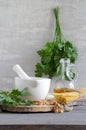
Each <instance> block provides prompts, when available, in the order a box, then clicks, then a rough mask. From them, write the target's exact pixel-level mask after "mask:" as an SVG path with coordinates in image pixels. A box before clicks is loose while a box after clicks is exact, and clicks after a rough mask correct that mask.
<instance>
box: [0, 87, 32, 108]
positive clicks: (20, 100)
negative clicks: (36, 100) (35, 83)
mask: <svg viewBox="0 0 86 130" xmlns="http://www.w3.org/2000/svg"><path fill="white" fill-rule="evenodd" d="M29 95H30V93H29V92H28V91H27V88H25V89H23V90H22V91H19V90H18V89H13V90H11V91H9V92H8V91H0V105H4V106H6V107H14V106H21V105H22V106H30V105H33V102H32V101H30V100H26V99H24V98H25V97H26V96H29Z"/></svg>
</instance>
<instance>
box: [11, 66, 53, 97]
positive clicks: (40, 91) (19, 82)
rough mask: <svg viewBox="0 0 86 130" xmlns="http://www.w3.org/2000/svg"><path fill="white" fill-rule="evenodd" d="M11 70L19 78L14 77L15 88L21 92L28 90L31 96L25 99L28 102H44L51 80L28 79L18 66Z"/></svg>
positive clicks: (40, 78)
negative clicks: (28, 100)
mask: <svg viewBox="0 0 86 130" xmlns="http://www.w3.org/2000/svg"><path fill="white" fill-rule="evenodd" d="M13 70H14V71H15V72H16V73H17V75H18V76H19V77H15V88H16V89H19V90H23V89H24V88H26V87H27V88H28V91H29V93H30V94H31V96H28V97H27V98H28V99H30V100H44V99H45V98H46V96H47V95H48V92H49V88H50V83H51V79H49V78H42V77H30V76H28V75H27V74H26V73H25V72H24V70H23V69H22V68H21V67H20V65H18V64H17V65H15V66H13Z"/></svg>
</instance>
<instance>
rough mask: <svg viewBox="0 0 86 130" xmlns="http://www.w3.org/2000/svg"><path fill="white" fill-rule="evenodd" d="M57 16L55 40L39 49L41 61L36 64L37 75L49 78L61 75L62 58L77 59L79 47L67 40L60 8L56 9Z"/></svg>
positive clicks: (72, 73)
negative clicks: (62, 27) (62, 28)
mask: <svg viewBox="0 0 86 130" xmlns="http://www.w3.org/2000/svg"><path fill="white" fill-rule="evenodd" d="M54 14H55V18H56V29H55V34H54V40H53V42H49V43H46V44H45V46H44V48H43V49H41V50H39V51H37V53H38V55H39V56H40V58H41V61H40V62H39V63H37V64H36V70H35V76H37V77H42V76H43V75H48V77H49V78H52V77H54V76H60V75H61V72H62V67H61V64H60V60H61V59H62V58H66V59H67V58H69V59H70V62H71V63H75V61H76V59H77V56H78V54H77V49H76V47H74V46H73V44H72V43H71V42H70V41H67V40H65V38H64V35H63V33H62V31H61V26H60V23H59V8H58V7H57V8H55V9H54ZM70 74H71V78H72V79H74V77H75V73H74V72H73V71H72V70H71V71H70Z"/></svg>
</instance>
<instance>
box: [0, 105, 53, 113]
mask: <svg viewBox="0 0 86 130" xmlns="http://www.w3.org/2000/svg"><path fill="white" fill-rule="evenodd" d="M53 107H54V105H32V106H16V107H12V108H8V107H5V106H1V109H2V110H4V111H8V112H51V111H53Z"/></svg>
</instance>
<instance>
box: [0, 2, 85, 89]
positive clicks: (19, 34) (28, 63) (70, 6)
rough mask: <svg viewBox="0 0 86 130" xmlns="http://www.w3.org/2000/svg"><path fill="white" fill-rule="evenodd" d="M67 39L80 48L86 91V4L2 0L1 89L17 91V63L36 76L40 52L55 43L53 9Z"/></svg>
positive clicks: (81, 79) (80, 70)
mask: <svg viewBox="0 0 86 130" xmlns="http://www.w3.org/2000/svg"><path fill="white" fill-rule="evenodd" d="M56 6H59V7H60V20H61V24H62V29H63V32H64V34H65V37H66V38H67V39H68V40H70V41H72V42H73V43H74V45H75V46H77V48H78V53H79V58H78V61H77V63H76V65H77V67H78V79H77V87H86V86H85V85H86V0H0V89H4V90H6V89H7V90H9V89H11V88H14V77H15V76H16V74H15V73H14V72H13V70H12V66H13V65H15V64H16V63H18V64H20V65H21V67H22V68H23V69H24V70H25V71H26V72H27V74H28V75H30V76H34V70H35V64H36V63H37V62H38V61H39V59H40V58H39V56H38V55H37V54H36V51H37V50H39V49H41V48H42V47H43V46H44V44H45V43H46V42H48V41H52V40H53V34H54V28H55V19H54V14H53V8H54V7H56Z"/></svg>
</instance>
